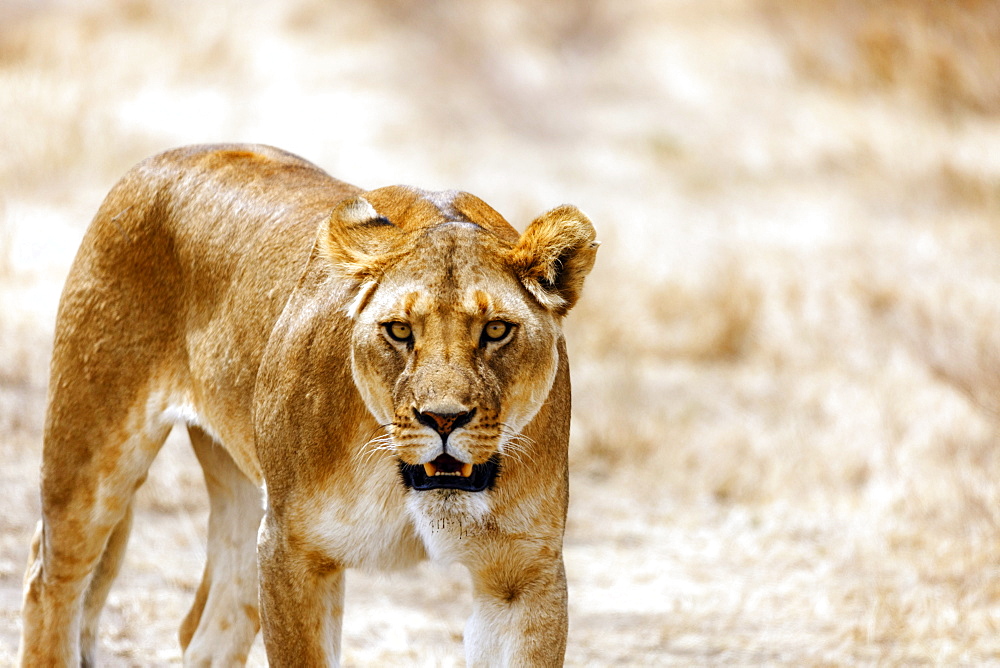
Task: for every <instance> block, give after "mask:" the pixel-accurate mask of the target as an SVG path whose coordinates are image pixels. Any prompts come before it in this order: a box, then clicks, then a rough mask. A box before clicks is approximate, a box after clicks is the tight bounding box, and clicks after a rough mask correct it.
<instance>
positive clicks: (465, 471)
mask: <svg viewBox="0 0 1000 668" xmlns="http://www.w3.org/2000/svg"><path fill="white" fill-rule="evenodd" d="M470 475H472V464H462V477H463V478H468V477H469V476H470Z"/></svg>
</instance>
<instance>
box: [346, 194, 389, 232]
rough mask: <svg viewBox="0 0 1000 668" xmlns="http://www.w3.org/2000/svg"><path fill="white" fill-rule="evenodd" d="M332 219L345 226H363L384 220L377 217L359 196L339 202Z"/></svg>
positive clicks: (376, 212)
mask: <svg viewBox="0 0 1000 668" xmlns="http://www.w3.org/2000/svg"><path fill="white" fill-rule="evenodd" d="M333 217H335V218H337V219H338V220H339V221H340V222H341V223H343V224H344V225H347V226H353V225H364V224H366V223H371V222H372V221H377V220H378V219H379V218H384V216H380V215H379V213H378V211H376V210H375V207H374V206H372V205H371V202H369V201H368V200H366V199H365V198H364V197H361V196H357V197H349V198H348V199H345V200H343V201H342V202H340V203H339V204H338V205H337V206H336V207H335V208H334V210H333ZM386 222H388V220H386Z"/></svg>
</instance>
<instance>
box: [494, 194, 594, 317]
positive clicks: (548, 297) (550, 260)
mask: <svg viewBox="0 0 1000 668" xmlns="http://www.w3.org/2000/svg"><path fill="white" fill-rule="evenodd" d="M596 237H597V234H596V233H595V232H594V226H593V225H592V224H591V222H590V219H588V218H587V216H585V215H584V214H583V212H581V211H580V210H579V209H577V208H576V207H575V206H571V205H568V204H565V205H563V206H560V207H557V208H555V209H552V210H551V211H549V212H548V213H545V214H542V215H541V216H539V217H538V218H536V219H535V220H534V221H533V222H532V223H531V225H529V226H528V229H527V230H525V231H524V234H522V235H521V238H520V240H519V241H518V242H517V244H516V245H515V246H514V248H513V249H512V250H511V251H510V254H509V256H508V259H509V263H510V266H511V267H512V268H513V269H514V271H515V273H517V275H518V277H519V278H520V279H521V282H522V283H523V284H524V287H525V288H527V290H528V292H530V293H531V294H532V295H533V296H534V297H535V299H537V300H538V302H539V303H540V304H541V305H542V306H545V307H546V308H548V309H551V310H552V311H555V313H556V314H557V315H565V313H566V312H567V311H569V310H570V309H571V308H573V305H574V304H576V301H577V299H579V297H580V291H581V290H582V289H583V280H584V279H585V278H586V277H587V274H589V273H590V270H591V268H592V267H593V266H594V259H595V258H596V256H597V247H598V246H599V245H600V244H598V242H597V241H595V239H596Z"/></svg>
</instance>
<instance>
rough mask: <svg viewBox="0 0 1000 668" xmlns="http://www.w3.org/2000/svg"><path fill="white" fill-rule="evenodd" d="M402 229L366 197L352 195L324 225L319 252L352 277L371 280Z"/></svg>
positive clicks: (339, 205) (337, 207)
mask: <svg viewBox="0 0 1000 668" xmlns="http://www.w3.org/2000/svg"><path fill="white" fill-rule="evenodd" d="M398 231H399V230H398V228H397V227H396V226H395V225H393V224H392V223H391V222H389V220H388V219H387V218H385V217H384V216H381V215H379V213H378V212H377V211H376V210H375V207H373V206H372V205H371V203H370V202H369V201H368V200H366V199H365V198H364V197H350V198H348V199H345V200H343V201H342V202H340V203H339V204H338V205H337V206H336V207H335V208H334V209H333V212H332V213H331V214H330V217H329V218H327V219H326V221H325V222H324V223H323V225H321V226H320V230H319V240H318V241H319V251H320V252H321V253H322V254H323V255H324V256H326V258H327V259H328V260H329V261H331V262H333V264H335V265H336V266H338V267H339V268H340V270H341V271H343V272H344V273H345V274H347V275H348V276H350V277H352V278H354V279H357V280H361V281H363V280H367V279H370V278H372V277H373V276H375V275H376V274H377V273H378V270H379V268H380V266H381V265H382V264H383V257H382V255H383V254H384V253H385V251H386V247H387V246H388V245H389V242H390V241H391V240H392V239H393V238H394V237H395V236H396V233H398Z"/></svg>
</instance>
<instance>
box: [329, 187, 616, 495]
mask: <svg viewBox="0 0 1000 668" xmlns="http://www.w3.org/2000/svg"><path fill="white" fill-rule="evenodd" d="M594 236H595V235H594V229H593V226H592V225H591V223H590V221H589V220H588V219H587V218H586V216H584V215H583V214H582V213H581V212H580V211H579V210H578V209H576V208H575V207H572V206H563V207H559V208H557V209H554V210H552V211H550V212H548V213H546V214H544V215H542V216H541V217H539V218H538V219H536V220H535V221H534V222H533V223H531V225H530V226H529V227H528V229H527V230H526V231H525V233H524V234H523V235H522V236H520V237H519V236H518V234H517V232H516V231H515V230H514V229H513V228H512V227H511V226H510V225H508V224H507V223H506V222H505V221H504V220H503V218H502V217H501V216H500V215H499V214H498V213H496V212H495V211H494V210H493V209H491V208H490V207H489V206H487V205H486V204H485V203H484V202H482V201H481V200H479V199H477V198H476V197H474V196H472V195H469V194H466V193H454V192H448V193H425V192H422V191H418V190H415V189H411V188H402V187H391V188H383V189H380V190H376V191H372V192H369V193H366V194H365V195H363V196H359V197H354V198H351V199H348V200H346V201H345V202H343V203H341V204H340V205H339V206H338V207H337V209H336V210H335V211H334V213H333V215H332V216H331V219H330V221H329V222H328V224H327V225H326V227H325V229H324V230H323V231H322V232H321V235H320V246H319V249H320V251H321V252H324V253H325V254H326V255H327V256H328V257H329V258H330V259H331V260H333V261H334V262H335V263H336V264H337V265H339V267H340V269H341V270H342V271H344V272H346V273H347V274H348V275H349V276H350V277H351V278H352V279H353V281H354V285H355V288H354V290H355V292H354V296H353V299H352V301H351V303H350V306H349V315H350V317H351V320H352V322H353V337H352V366H353V374H354V379H355V383H356V384H357V387H358V388H359V390H360V391H361V394H362V396H363V397H364V400H365V403H366V404H367V406H368V409H369V410H370V411H371V412H372V414H373V415H374V416H375V418H376V419H377V420H378V421H379V423H380V424H381V425H382V426H383V428H384V429H385V435H384V436H383V437H382V438H381V439H380V440H378V441H377V443H378V444H379V445H380V446H381V447H383V448H388V449H391V450H392V451H393V453H394V454H395V455H396V457H398V460H399V462H400V470H401V473H402V476H403V480H404V482H405V484H406V485H408V486H409V487H411V488H412V489H415V490H434V489H444V490H463V491H468V492H478V491H482V490H485V489H488V488H490V487H491V486H492V485H493V483H494V481H495V479H496V476H497V473H498V468H499V465H500V462H502V461H504V458H505V457H507V456H516V455H517V454H518V453H519V451H520V450H522V449H523V448H524V447H525V444H524V442H523V441H522V438H521V437H520V436H519V434H520V432H521V430H522V429H523V428H524V427H525V425H527V424H528V423H529V422H530V421H531V419H532V418H533V417H534V416H535V414H536V413H537V412H538V410H539V408H540V407H541V406H542V404H543V403H544V402H545V400H546V398H547V397H548V395H549V391H550V389H551V388H552V385H553V380H554V378H555V375H556V369H557V365H558V362H559V352H558V344H559V341H560V339H561V337H562V333H561V319H562V317H563V316H564V315H565V314H566V312H567V311H568V310H569V309H570V308H572V306H573V305H574V304H575V303H576V301H577V298H578V296H579V293H580V289H581V287H582V285H583V281H584V278H585V277H586V275H587V273H588V272H589V271H590V269H591V267H592V266H593V263H594V258H595V255H596V250H597V243H596V242H595V241H594Z"/></svg>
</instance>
